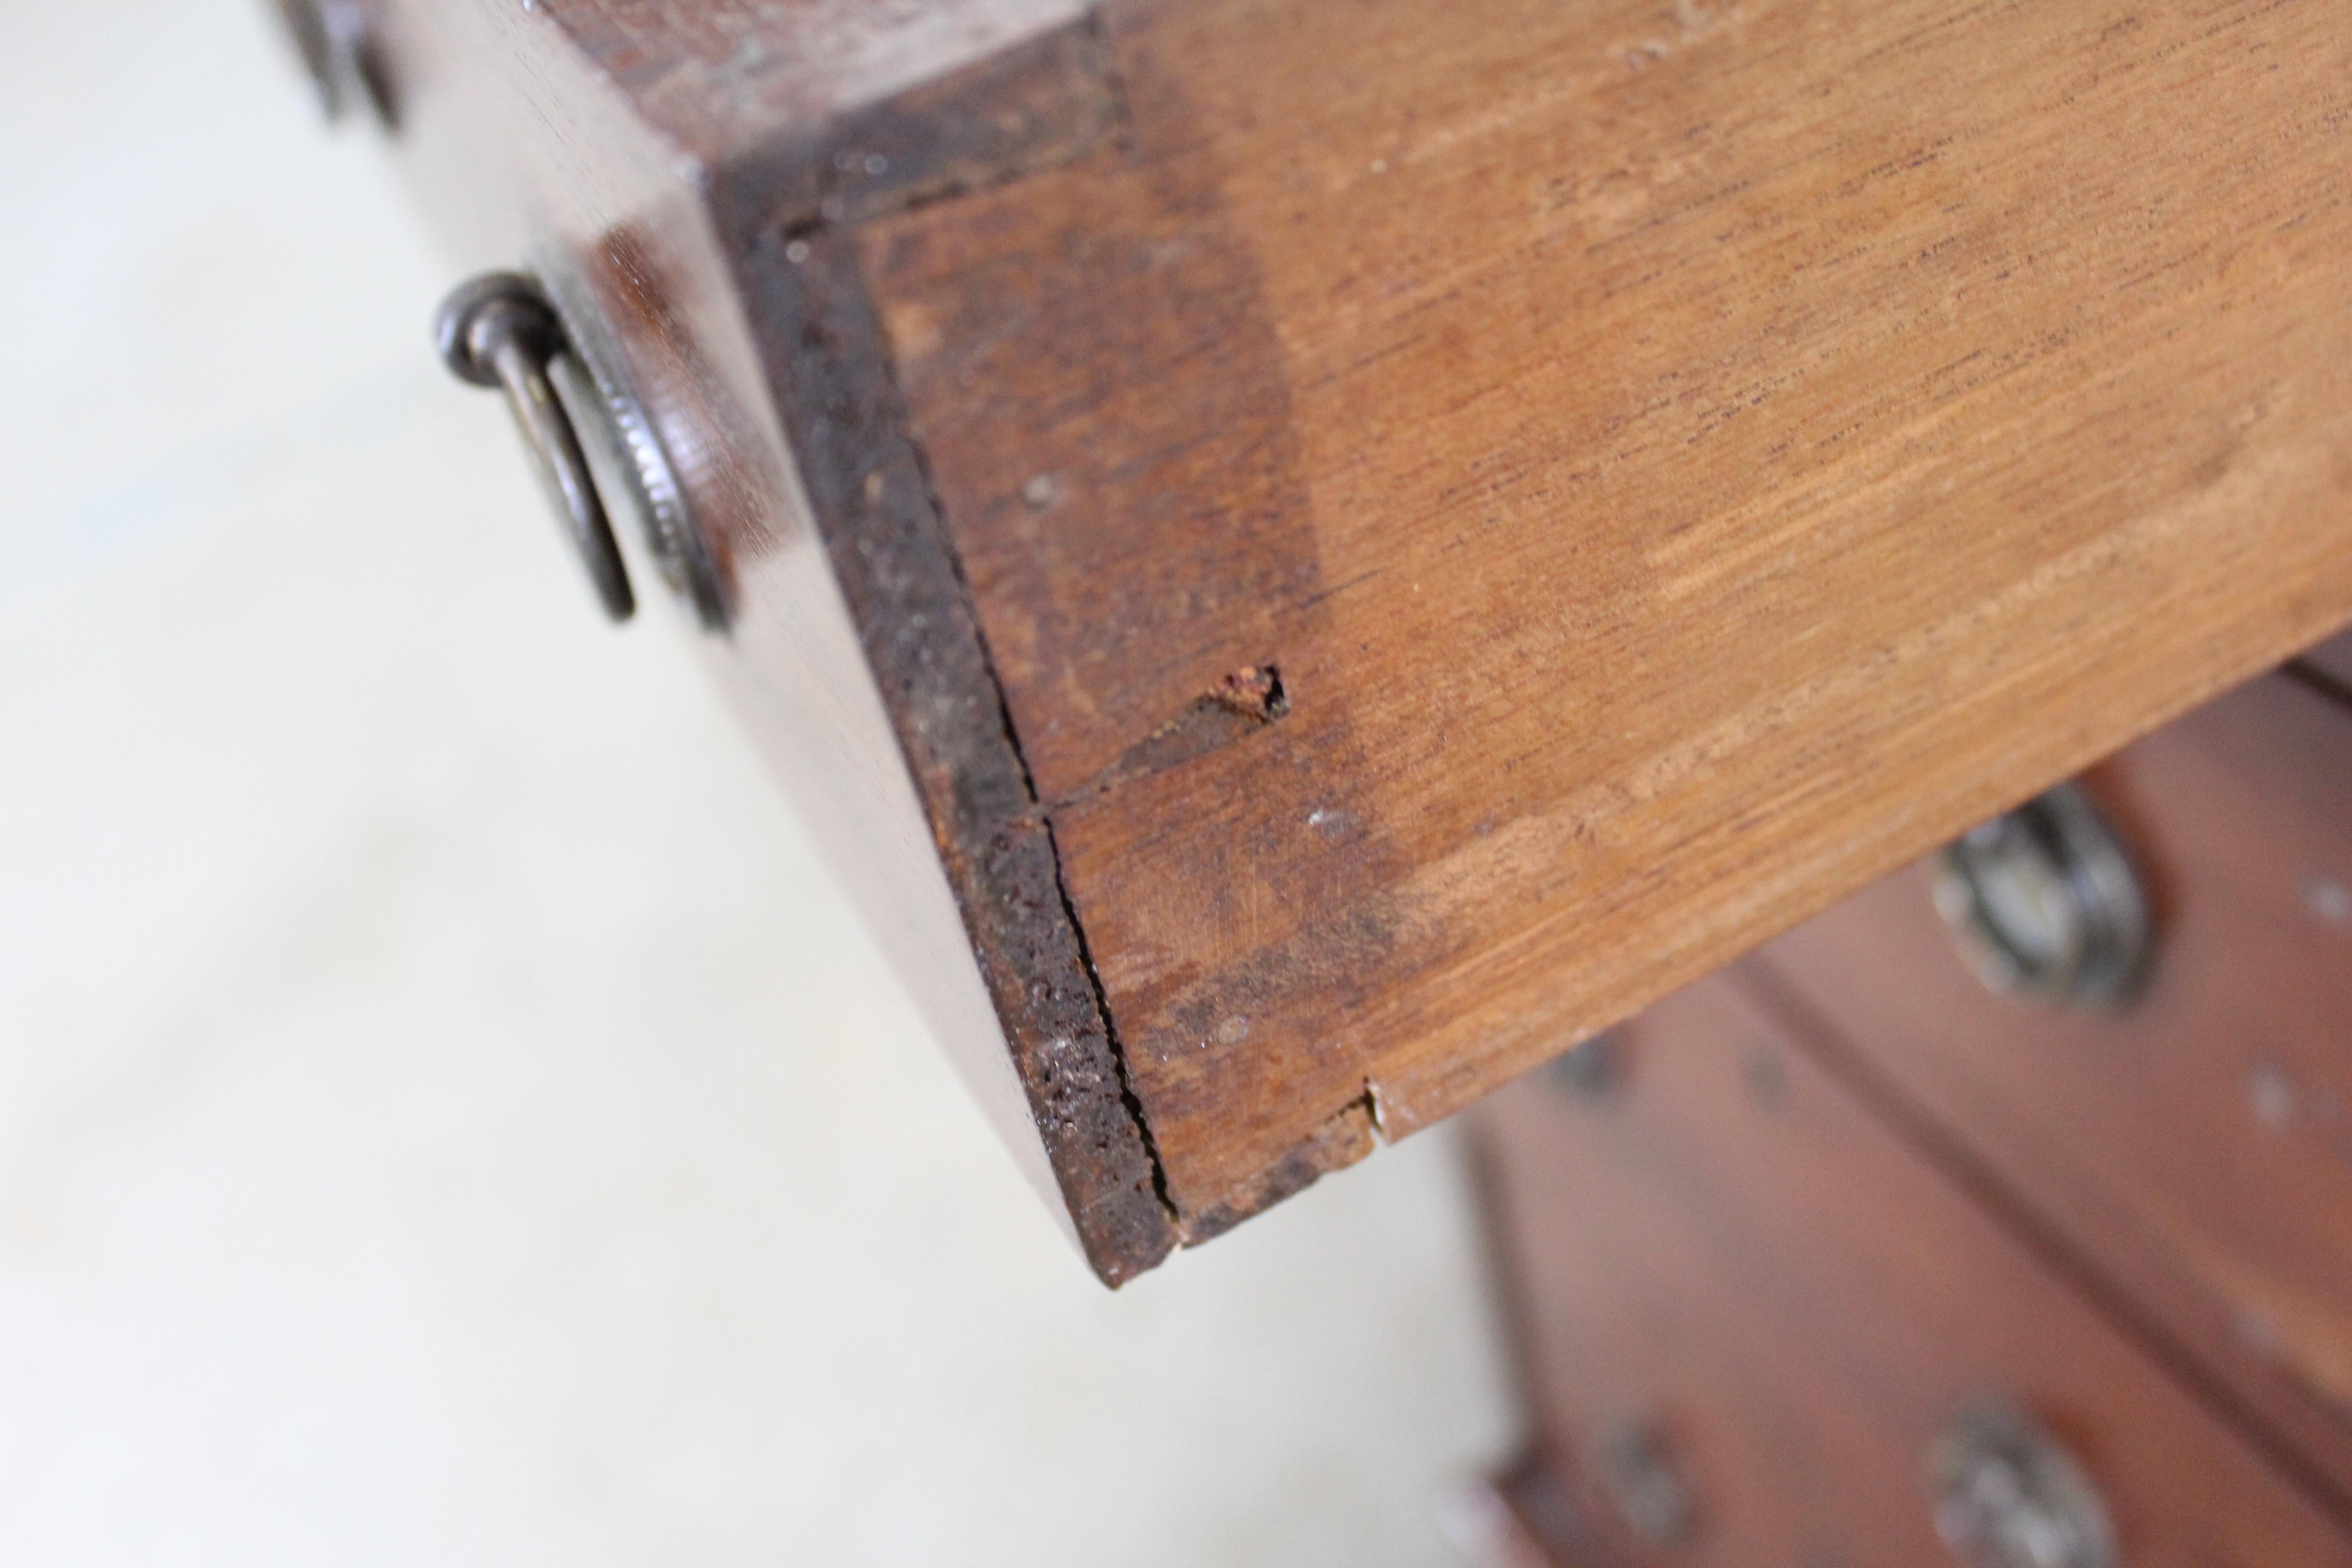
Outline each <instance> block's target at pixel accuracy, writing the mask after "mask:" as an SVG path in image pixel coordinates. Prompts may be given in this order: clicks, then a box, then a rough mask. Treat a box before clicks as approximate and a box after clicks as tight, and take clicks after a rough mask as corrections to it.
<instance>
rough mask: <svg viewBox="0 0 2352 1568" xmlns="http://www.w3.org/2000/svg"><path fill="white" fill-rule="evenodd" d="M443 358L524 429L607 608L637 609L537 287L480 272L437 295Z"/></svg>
mask: <svg viewBox="0 0 2352 1568" xmlns="http://www.w3.org/2000/svg"><path fill="white" fill-rule="evenodd" d="M434 337H435V339H436V342H438V344H439V346H440V350H441V359H442V363H445V364H446V365H447V366H448V367H449V369H450V370H451V371H452V372H453V373H454V374H456V375H457V378H458V379H459V380H461V381H465V382H467V383H469V384H473V385H475V386H495V387H499V388H500V389H502V390H503V391H504V392H505V393H506V395H507V406H508V408H509V410H511V411H512V412H513V414H514V417H515V424H516V426H518V427H519V428H520V430H521V431H522V437H523V445H524V447H527V448H528V449H529V450H530V457H531V466H532V467H533V468H535V469H536V470H537V471H538V474H539V479H540V485H541V489H544V490H545V491H546V492H547V499H548V501H549V504H551V506H552V507H553V508H554V509H555V515H556V521H558V522H559V523H560V524H561V525H562V529H563V532H564V536H565V537H566V538H567V539H569V540H570V541H571V542H572V549H573V551H574V552H576V553H577V554H578V555H579V557H580V563H581V564H582V565H583V566H584V567H586V568H587V572H588V578H589V581H590V583H591V584H593V585H594V587H595V590H596V596H597V598H598V599H599V600H600V601H601V602H602V603H603V605H604V613H605V614H606V615H608V616H611V617H612V618H613V619H614V620H616V621H625V620H627V619H628V618H629V616H631V615H633V614H634V613H635V610H636V607H637V601H636V595H635V594H633V593H632V592H631V591H630V589H629V574H628V568H627V567H626V566H625V565H624V564H622V561H621V552H620V547H619V545H618V544H616V543H615V542H614V539H613V525H612V523H611V522H610V521H608V520H607V519H606V518H605V515H604V502H603V501H602V500H600V499H598V496H597V494H596V481H595V479H594V478H593V476H592V475H591V474H590V473H589V470H588V459H587V457H586V455H585V454H584V453H583V452H582V450H581V447H580V437H579V436H578V434H577V433H576V432H575V431H574V430H573V429H572V419H571V416H569V415H568V414H566V413H565V412H564V408H563V403H562V399H561V398H559V397H558V396H557V395H556V391H555V385H554V383H553V382H552V381H551V379H550V374H549V372H550V368H551V365H553V364H554V363H556V362H557V361H559V360H561V359H563V358H566V357H568V356H569V355H570V353H571V348H570V345H569V343H568V342H566V341H565V338H564V335H563V323H562V321H560V320H558V319H557V317H556V314H555V311H554V310H553V308H552V307H551V306H550V305H549V304H548V302H547V297H546V295H544V294H543V293H541V291H540V288H539V285H538V284H536V283H535V282H533V281H532V280H531V279H529V278H526V277H524V276H522V275H521V274H520V273H518V272H490V273H485V274H484V275H483V276H481V277H479V278H476V279H472V280H471V281H470V282H467V283H465V284H462V285H460V286H459V288H458V289H457V291H456V292H455V293H453V294H451V295H450V296H449V298H448V299H447V300H444V301H443V302H442V306H441V310H440V313H439V315H438V316H437V317H436V320H435V322H434Z"/></svg>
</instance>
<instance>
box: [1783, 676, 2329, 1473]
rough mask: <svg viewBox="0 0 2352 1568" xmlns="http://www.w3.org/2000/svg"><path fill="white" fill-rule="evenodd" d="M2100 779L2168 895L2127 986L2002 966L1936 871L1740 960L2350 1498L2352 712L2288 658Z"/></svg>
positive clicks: (1869, 896)
mask: <svg viewBox="0 0 2352 1568" xmlns="http://www.w3.org/2000/svg"><path fill="white" fill-rule="evenodd" d="M2085 782H2086V787H2088V788H2089V789H2091V790H2092V791H2093V792H2094V793H2095V795H2097V796H2098V798H2099V799H2100V800H2101V801H2102V802H2103V803H2104V804H2105V805H2106V807H2107V809H2108V811H2109V813H2110V815H2111V816H2112V817H2113V818H2114V820H2115V821H2116V823H2117V825H2118V826H2119V827H2120V828H2121V830H2122V831H2123V832H2124V834H2125V836H2126V838H2127V839H2128V841H2129V842H2130V843H2131V845H2132V846H2133V848H2134V850H2135V852H2136V853H2137V856H2138V858H2139V859H2140V861H2141V862H2142V864H2143V867H2144V868H2145V870H2146V873H2147V877H2148V879H2150V882H2151V885H2152V887H2153V889H2154V890H2155V893H2156V896H2157V899H2158V913H2159V922H2160V924H2159V929H2160V939H2159V940H2160V945H2159V948H2158V958H2157V961H2156V963H2155V966H2154V969H2153V971H2152V975H2151V980H2150V984H2149V988H2148V990H2147V994H2145V996H2144V997H2143V998H2142V999H2141V1000H2140V1002H2139V1003H2138V1004H2137V1005H2135V1006H2134V1007H2132V1008H2131V1009H2130V1010H2129V1011H2127V1012H2125V1013H2122V1014H2118V1015H2112V1016H2110V1015H2102V1014H2079V1013H2070V1012H2063V1011H2056V1010H2053V1009H2050V1008H2046V1007H2041V1006H2036V1005H2031V1004H2027V1003H2022V1002H2018V1001H2014V1000H2011V999H2009V998H2005V997H2000V996H1996V995H1994V994H1991V993H1990V992H1988V991H1986V990H1985V989H1984V988H1983V987H1982V986H1981V985H1979V984H1978V983H1977V982H1976V980H1975V979H1974V978H1973V976H1972V975H1971V974H1970V973H1969V971H1968V969H1967V968H1966V966H1965V965H1964V963H1962V961H1961V960H1960V958H1959V956H1958V952H1956V950H1955V948H1954V946H1953V944H1952V942H1951V941H1950V939H1949V938H1948V935H1947V934H1946V932H1945V931H1944V930H1943V927H1942V924H1941V921H1939V920H1938V919H1937V915H1936V914H1935V912H1934V910H1933V909H1932V908H1931V905H1930V901H1929V896H1928V892H1927V886H1926V884H1925V879H1924V878H1923V877H1922V876H1920V875H1917V874H1906V875H1903V876H1900V877H1897V878H1894V879H1889V880H1888V881H1886V882H1885V883H1883V884H1881V885H1880V886H1878V887H1875V888H1874V889H1870V890H1869V891H1867V892H1865V893H1864V894H1862V895H1861V896H1859V897H1857V898H1855V899H1853V900H1849V901H1847V902H1846V903H1844V904H1843V905H1841V906H1839V907H1838V908H1837V909H1835V910H1832V911H1830V912H1829V913H1827V914H1824V915H1822V916H1821V917H1819V918H1818V919H1816V920H1814V921H1809V922H1807V923H1806V924H1805V925H1803V926H1801V927H1800V928H1799V929H1798V930H1796V931H1792V932H1790V934H1788V935H1787V936H1785V937H1782V938H1781V939H1780V940H1779V941H1777V942H1773V943H1771V944H1770V945H1769V946H1767V947H1766V948H1764V949H1763V950H1761V951H1760V952H1759V953H1757V954H1756V955H1755V956H1754V957H1753V958H1752V959H1751V960H1749V961H1748V963H1747V964H1745V965H1744V966H1743V967H1744V968H1745V969H1747V970H1749V971H1752V972H1754V973H1757V974H1759V976H1762V977H1769V978H1770V979H1774V980H1777V981H1778V982H1779V983H1780V984H1783V985H1785V986H1788V987H1790V988H1793V991H1794V993H1795V994H1796V998H1797V1000H1798V1002H1799V1004H1800V1005H1801V1008H1802V1009H1803V1010H1804V1011H1805V1012H1806V1013H1807V1015H1808V1016H1810V1017H1811V1019H1812V1020H1813V1023H1812V1025H1811V1031H1810V1032H1811V1034H1813V1035H1814V1036H1815V1037H1819V1038H1821V1039H1822V1040H1823V1041H1825V1042H1831V1043H1836V1044H1839V1045H1841V1046H1842V1047H1843V1049H1844V1050H1845V1051H1846V1052H1847V1053H1849V1055H1850V1057H1851V1059H1853V1061H1854V1062H1856V1063H1857V1064H1858V1066H1859V1067H1860V1068H1862V1069H1864V1070H1865V1071H1866V1072H1867V1073H1869V1074H1870V1075H1872V1076H1873V1077H1874V1078H1875V1079H1878V1080H1879V1081H1881V1082H1883V1083H1884V1084H1885V1089H1886V1093H1887V1095H1888V1097H1889V1098H1890V1100H1893V1101H1894V1102H1896V1103H1899V1104H1902V1105H1905V1106H1906V1107H1908V1108H1909V1109H1910V1112H1911V1114H1912V1116H1913V1117H1914V1119H1915V1120H1916V1121H1917V1122H1918V1123H1919V1124H1920V1125H1922V1126H1924V1127H1926V1128H1928V1129H1932V1130H1934V1131H1936V1132H1937V1133H1938V1134H1939V1135H1940V1136H1941V1137H1943V1138H1944V1139H1946V1140H1948V1141H1949V1142H1950V1143H1951V1144H1952V1145H1953V1146H1954V1147H1956V1148H1958V1149H1960V1150H1963V1151H1965V1152H1966V1154H1967V1157H1968V1158H1969V1159H1971V1160H1972V1161H1975V1162H1978V1163H1980V1164H1981V1165H1982V1166H1983V1167H1984V1168H1985V1169H1986V1170H1987V1172H1988V1173H1989V1175H1990V1178H1991V1179H1992V1180H1993V1181H1994V1182H1995V1183H1997V1184H1999V1185H2000V1187H2001V1188H2003V1189H2005V1190H2006V1191H2007V1192H2008V1193H2009V1194H2011V1195H2012V1197H2013V1199H2014V1201H2015V1203H2016V1204H2017V1205H2020V1206H2021V1209H2022V1210H2023V1211H2024V1212H2025V1213H2026V1214H2027V1215H2030V1216H2031V1218H2032V1223H2035V1224H2037V1225H2039V1226H2042V1227H2045V1228H2046V1229H2047V1230H2049V1231H2050V1232H2051V1233H2052V1234H2053V1235H2055V1236H2056V1237H2060V1238H2061V1239H2062V1241H2063V1245H2064V1246H2066V1247H2069V1248H2072V1249H2074V1250H2075V1251H2076V1252H2078V1253H2079V1254H2080V1255H2082V1256H2083V1257H2084V1258H2088V1259H2090V1260H2091V1261H2092V1262H2093V1263H2094V1264H2095V1267H2096V1268H2098V1269H2099V1270H2100V1271H2101V1273H2102V1274H2103V1275H2104V1277H2105V1278H2106V1279H2109V1280H2110V1281H2112V1282H2113V1288H2114V1289H2116V1291H2117V1292H2118V1293H2119V1295H2120V1296H2122V1297H2123V1298H2126V1299H2128V1300H2131V1301H2132V1302H2134V1303H2135V1310H2137V1311H2140V1312H2142V1313H2145V1314H2146V1315H2147V1317H2148V1318H2149V1319H2151V1320H2152V1321H2154V1322H2155V1323H2156V1324H2157V1325H2158V1329H2159V1330H2160V1331H2161V1332H2163V1333H2164V1334H2165V1335H2166V1336H2167V1337H2168V1339H2169V1340H2170V1341H2171V1342H2173V1343H2174V1344H2175V1345H2176V1346H2177V1351H2178V1353H2179V1355H2180V1356H2181V1357H2182V1358H2183V1359H2184V1360H2185V1361H2187V1362H2189V1363H2192V1364H2195V1365H2198V1366H2200V1367H2201V1368H2203V1369H2204V1372H2205V1374H2206V1375H2207V1376H2209V1377H2210V1378H2211V1379H2212V1380H2214V1382H2215V1383H2216V1384H2218V1385H2219V1386H2220V1387H2221V1388H2222V1389H2223V1390H2224V1391H2225V1393H2226V1394H2227V1396H2228V1397H2229V1398H2230V1399H2231V1401H2232V1402H2233V1403H2235V1404H2236V1405H2239V1406H2240V1407H2241V1408H2242V1410H2243V1411H2244V1412H2245V1413H2246V1414H2247V1415H2248V1416H2249V1418H2250V1419H2252V1420H2253V1421H2254V1422H2256V1423H2257V1424H2258V1425H2261V1426H2266V1427H2268V1428H2269V1429H2270V1430H2271V1431H2272V1432H2273V1433H2274V1434H2275V1435H2276V1436H2277V1437H2279V1438H2280V1439H2282V1440H2283V1441H2284V1443H2286V1444H2289V1445H2291V1446H2292V1447H2294V1449H2295V1450H2296V1451H2297V1452H2298V1453H2300V1454H2301V1455H2302V1456H2304V1458H2305V1462H2307V1463H2309V1464H2310V1465H2312V1466H2314V1467H2315V1468H2317V1469H2318V1470H2319V1471H2320V1472H2322V1474H2323V1475H2324V1477H2325V1484H2326V1485H2328V1486H2330V1487H2331V1488H2332V1489H2334V1491H2335V1494H2336V1497H2337V1498H2338V1499H2339V1500H2342V1501H2343V1503H2344V1506H2345V1507H2346V1510H2347V1512H2352V1120H2347V1119H2352V712H2348V711H2346V710H2343V709H2340V708H2338V707H2336V705H2335V704H2334V703H2332V702H2331V701H2329V700H2327V699H2326V698H2325V697H2323V696H2321V695H2320V694H2318V693H2315V692H2314V691H2312V690H2311V689H2308V688H2307V687H2306V686H2305V685H2303V684H2302V683H2300V682H2299V681H2297V680H2295V679H2292V678H2290V677H2288V676H2285V675H2279V676H2273V677H2271V678H2269V679H2264V680H2262V681H2259V682H2257V683H2255V684H2254V685H2252V686H2251V687H2248V688H2246V689H2242V690H2241V691H2238V692H2235V693H2232V694H2231V696H2229V697H2227V698H2225V699H2223V700H2221V701H2219V702H2216V703H2214V704H2212V705H2210V707H2208V708H2206V709H2204V710H2200V712H2198V713H2196V714H2194V715H2192V716H2191V717H2189V719H2186V720H2183V721H2179V722H2178V723H2176V724H2174V725H2172V726H2170V727H2168V728H2167V729H2166V730H2164V731H2161V732H2159V733H2158V734H2156V735H2153V736H2150V737H2149V738H2147V740H2145V741H2142V742H2139V743H2138V744H2137V745H2135V746H2133V747H2131V748H2130V749H2129V750H2127V751H2126V752H2123V753H2121V754H2120V755H2119V756H2117V757H2116V758H2115V759H2113V760H2112V761H2111V762H2109V763H2106V764H2105V765H2103V766H2102V767H2100V768H2099V769H2097V770H2095V772H2094V773H2092V774H2091V775H2090V776H2089V778H2088V779H2087V780H2086V781H2085Z"/></svg>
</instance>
